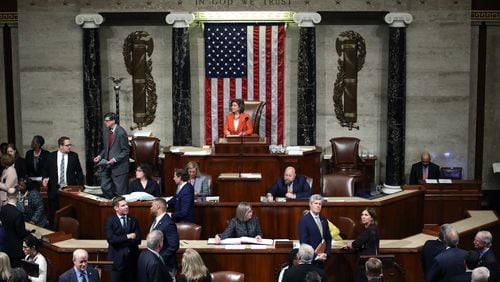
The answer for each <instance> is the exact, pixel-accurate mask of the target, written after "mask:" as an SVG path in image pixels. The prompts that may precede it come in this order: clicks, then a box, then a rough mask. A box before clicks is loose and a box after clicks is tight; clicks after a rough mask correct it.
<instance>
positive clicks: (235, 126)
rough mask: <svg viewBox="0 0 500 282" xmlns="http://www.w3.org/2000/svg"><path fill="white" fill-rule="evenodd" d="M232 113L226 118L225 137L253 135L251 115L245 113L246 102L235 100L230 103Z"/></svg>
mask: <svg viewBox="0 0 500 282" xmlns="http://www.w3.org/2000/svg"><path fill="white" fill-rule="evenodd" d="M229 108H230V109H231V112H230V113H229V114H227V116H226V124H225V126H224V135H226V136H227V135H251V134H252V133H253V126H252V120H251V119H250V115H248V114H247V113H244V111H245V102H244V101H243V100H242V99H233V100H231V101H230V102H229Z"/></svg>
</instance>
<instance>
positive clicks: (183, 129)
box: [165, 12, 194, 146]
mask: <svg viewBox="0 0 500 282" xmlns="http://www.w3.org/2000/svg"><path fill="white" fill-rule="evenodd" d="M165 20H166V22H167V23H168V24H173V29H172V107H173V109H172V122H173V125H174V130H173V140H174V141H173V143H174V144H173V145H174V146H183V145H192V131H191V119H192V115H191V80H190V77H191V73H190V68H189V65H190V59H189V25H190V24H191V23H192V22H193V21H194V16H193V15H192V14H189V13H185V12H178V13H170V14H168V15H167V16H166V18H165Z"/></svg>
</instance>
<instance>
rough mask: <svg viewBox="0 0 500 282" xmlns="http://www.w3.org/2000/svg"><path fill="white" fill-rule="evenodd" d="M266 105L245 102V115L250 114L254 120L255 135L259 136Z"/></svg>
mask: <svg viewBox="0 0 500 282" xmlns="http://www.w3.org/2000/svg"><path fill="white" fill-rule="evenodd" d="M265 104H266V103H265V102H261V101H245V113H247V114H249V115H250V118H251V119H252V125H253V133H255V134H259V129H260V117H261V116H262V110H263V109H264V105H265Z"/></svg>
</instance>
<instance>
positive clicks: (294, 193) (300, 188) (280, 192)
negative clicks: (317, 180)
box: [266, 166, 311, 202]
mask: <svg viewBox="0 0 500 282" xmlns="http://www.w3.org/2000/svg"><path fill="white" fill-rule="evenodd" d="M266 196H267V200H268V201H269V202H273V201H274V198H275V197H286V198H287V199H307V198H309V197H310V196H311V187H309V184H308V183H307V179H306V177H305V176H303V175H300V174H299V175H297V174H296V173H295V168H294V167H293V166H288V167H286V168H285V173H284V175H283V177H281V176H280V177H279V178H278V179H276V182H274V184H273V186H271V188H269V190H267V195H266Z"/></svg>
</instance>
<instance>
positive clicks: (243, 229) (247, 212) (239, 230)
mask: <svg viewBox="0 0 500 282" xmlns="http://www.w3.org/2000/svg"><path fill="white" fill-rule="evenodd" d="M239 237H252V238H255V239H256V240H257V241H261V240H262V230H261V229H260V222H259V218H258V217H256V216H253V210H252V206H250V204H249V203H247V202H241V203H239V204H238V206H237V207H236V217H233V218H232V219H231V220H230V221H229V225H228V226H227V228H226V230H224V232H222V233H220V234H216V235H215V241H216V242H217V243H220V242H221V240H224V239H226V238H239Z"/></svg>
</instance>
